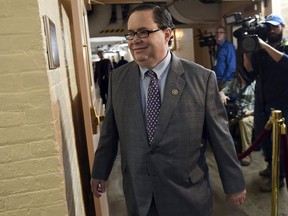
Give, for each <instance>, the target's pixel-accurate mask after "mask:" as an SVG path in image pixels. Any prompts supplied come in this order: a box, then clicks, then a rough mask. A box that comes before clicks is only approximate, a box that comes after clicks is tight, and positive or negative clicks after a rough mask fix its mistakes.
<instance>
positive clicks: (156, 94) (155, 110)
mask: <svg viewBox="0 0 288 216" xmlns="http://www.w3.org/2000/svg"><path fill="white" fill-rule="evenodd" d="M146 75H147V76H149V77H150V83H149V87H148V94H147V125H146V128H147V134H148V140H149V144H150V145H151V143H152V141H153V138H154V133H155V130H156V124H157V121H158V118H159V113H160V106H161V97H160V89H159V85H158V79H157V74H156V73H155V72H154V71H151V70H149V71H147V72H146Z"/></svg>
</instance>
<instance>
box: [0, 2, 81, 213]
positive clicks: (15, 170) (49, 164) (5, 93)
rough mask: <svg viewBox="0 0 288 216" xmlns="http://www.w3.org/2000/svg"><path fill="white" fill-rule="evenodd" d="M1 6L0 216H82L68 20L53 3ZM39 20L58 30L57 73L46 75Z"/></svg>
mask: <svg viewBox="0 0 288 216" xmlns="http://www.w3.org/2000/svg"><path fill="white" fill-rule="evenodd" d="M0 5H1V7H0V38H1V39H0V65H1V69H0V215H1V216H6V215H15V216H18V215H19V216H20V215H21V216H23V215H35V216H39V215H43V216H44V215H47V216H52V215H53V216H57V215H59V216H64V215H85V214H84V213H83V212H84V207H83V200H82V192H81V183H80V178H79V168H78V165H77V164H78V163H77V157H76V155H77V154H76V150H75V135H74V128H73V123H72V117H71V115H72V114H71V100H73V97H75V95H76V94H77V93H78V90H77V86H76V81H75V71H74V64H73V55H72V50H71V49H72V48H71V47H72V46H71V36H70V27H69V19H68V17H67V15H66V13H65V10H64V8H63V7H62V6H61V4H60V3H59V1H58V0H49V1H46V0H39V1H37V0H27V1H26V0H25V1H20V0H18V1H8V2H7V1H5V0H0ZM44 14H45V15H48V16H49V17H50V18H51V20H52V21H53V22H54V23H55V25H56V32H57V41H58V46H59V54H60V67H59V68H57V69H56V70H49V69H48V62H47V55H46V41H45V35H44V30H43V23H42V15H44ZM63 146H64V147H63Z"/></svg>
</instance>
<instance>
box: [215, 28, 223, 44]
mask: <svg viewBox="0 0 288 216" xmlns="http://www.w3.org/2000/svg"><path fill="white" fill-rule="evenodd" d="M215 39H216V41H217V42H218V43H219V42H222V41H224V40H225V30H224V29H222V28H218V29H216V31H215Z"/></svg>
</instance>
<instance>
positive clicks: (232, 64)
mask: <svg viewBox="0 0 288 216" xmlns="http://www.w3.org/2000/svg"><path fill="white" fill-rule="evenodd" d="M215 35H216V36H215V39H216V43H217V46H216V53H215V57H214V65H213V70H214V71H215V73H216V76H217V82H218V87H219V90H221V89H222V88H224V87H225V86H226V85H227V84H228V83H229V82H231V81H232V79H233V78H234V73H235V70H236V52H235V47H234V45H233V44H232V43H230V42H229V41H228V40H226V29H225V28H224V27H223V26H219V27H217V28H216V32H215Z"/></svg>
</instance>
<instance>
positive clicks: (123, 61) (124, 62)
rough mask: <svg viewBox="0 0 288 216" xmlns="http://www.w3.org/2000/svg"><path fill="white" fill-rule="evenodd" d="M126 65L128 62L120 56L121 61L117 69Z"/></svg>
mask: <svg viewBox="0 0 288 216" xmlns="http://www.w3.org/2000/svg"><path fill="white" fill-rule="evenodd" d="M126 63H128V61H127V60H125V59H124V56H121V59H120V60H119V61H118V67H120V66H121V65H124V64H126Z"/></svg>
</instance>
